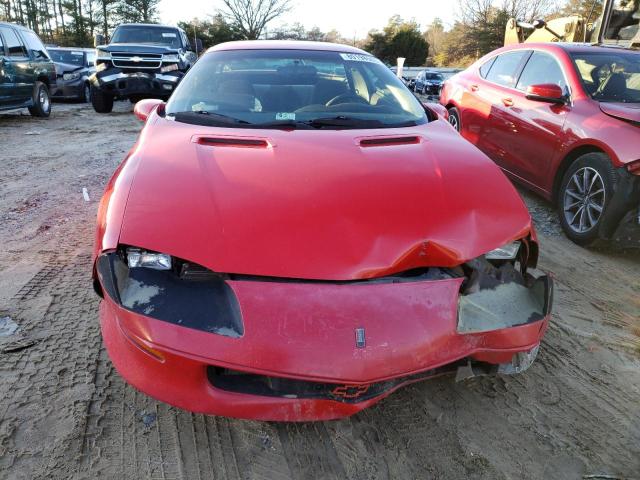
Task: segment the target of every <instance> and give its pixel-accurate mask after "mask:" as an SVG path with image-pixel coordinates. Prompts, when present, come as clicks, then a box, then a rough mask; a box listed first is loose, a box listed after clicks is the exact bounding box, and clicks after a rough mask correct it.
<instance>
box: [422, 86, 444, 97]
mask: <svg viewBox="0 0 640 480" xmlns="http://www.w3.org/2000/svg"><path fill="white" fill-rule="evenodd" d="M441 89H442V85H425V86H424V92H425V95H440V90H441Z"/></svg>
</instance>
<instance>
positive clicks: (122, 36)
mask: <svg viewBox="0 0 640 480" xmlns="http://www.w3.org/2000/svg"><path fill="white" fill-rule="evenodd" d="M111 42H112V43H142V44H150V45H167V46H169V47H173V48H180V47H181V46H182V45H181V44H180V35H179V34H178V30H176V29H175V28H162V27H150V26H142V25H141V26H126V27H118V28H116V31H115V32H114V34H113V38H112V39H111Z"/></svg>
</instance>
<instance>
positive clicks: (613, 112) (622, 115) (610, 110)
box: [600, 103, 640, 123]
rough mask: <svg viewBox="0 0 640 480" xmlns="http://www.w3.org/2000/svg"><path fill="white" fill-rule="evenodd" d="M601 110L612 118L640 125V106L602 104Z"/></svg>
mask: <svg viewBox="0 0 640 480" xmlns="http://www.w3.org/2000/svg"><path fill="white" fill-rule="evenodd" d="M600 110H602V111H603V112H604V113H606V114H607V115H609V116H610V117H614V118H619V119H620V120H625V121H627V122H634V123H640V104H637V103H632V104H630V103H600Z"/></svg>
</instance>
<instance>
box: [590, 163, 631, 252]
mask: <svg viewBox="0 0 640 480" xmlns="http://www.w3.org/2000/svg"><path fill="white" fill-rule="evenodd" d="M599 234H600V237H601V238H604V239H606V240H611V241H613V242H614V243H615V244H617V245H620V246H622V247H632V248H640V176H638V175H633V174H631V173H629V172H628V171H627V170H626V168H624V167H622V168H619V169H618V182H617V185H616V190H615V192H614V195H613V197H612V198H611V201H610V202H609V206H608V207H607V209H606V210H605V212H604V214H603V216H602V221H601V223H600V230H599Z"/></svg>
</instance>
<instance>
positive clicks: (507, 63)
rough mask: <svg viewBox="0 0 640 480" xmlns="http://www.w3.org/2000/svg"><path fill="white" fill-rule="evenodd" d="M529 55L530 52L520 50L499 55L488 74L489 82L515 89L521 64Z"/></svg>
mask: <svg viewBox="0 0 640 480" xmlns="http://www.w3.org/2000/svg"><path fill="white" fill-rule="evenodd" d="M529 53H530V50H518V51H515V52H508V53H503V54H502V55H498V57H497V58H496V59H495V60H494V62H493V65H492V66H491V70H489V73H488V74H487V80H488V81H490V82H493V83H497V84H498V85H502V86H505V87H515V85H516V75H518V69H519V67H520V64H521V63H522V60H523V59H524V57H525V56H526V55H529Z"/></svg>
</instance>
